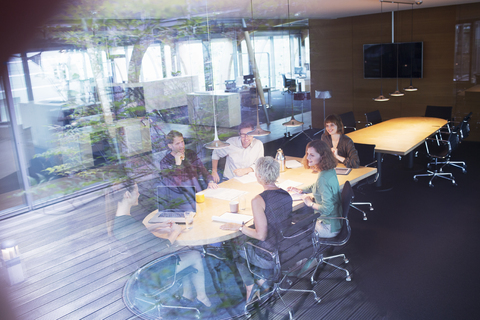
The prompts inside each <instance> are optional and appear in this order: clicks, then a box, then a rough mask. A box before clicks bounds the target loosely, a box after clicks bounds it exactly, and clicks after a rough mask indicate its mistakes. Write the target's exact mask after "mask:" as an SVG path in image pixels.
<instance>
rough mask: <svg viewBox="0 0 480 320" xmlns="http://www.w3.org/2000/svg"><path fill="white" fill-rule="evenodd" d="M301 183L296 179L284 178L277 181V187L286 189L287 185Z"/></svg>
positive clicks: (293, 185) (294, 185)
mask: <svg viewBox="0 0 480 320" xmlns="http://www.w3.org/2000/svg"><path fill="white" fill-rule="evenodd" d="M302 184H303V183H301V182H298V181H292V180H285V181H283V182H282V183H277V187H279V188H281V189H284V190H287V188H288V187H298V186H300V185H302Z"/></svg>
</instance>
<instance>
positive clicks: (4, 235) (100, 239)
mask: <svg viewBox="0 0 480 320" xmlns="http://www.w3.org/2000/svg"><path fill="white" fill-rule="evenodd" d="M7 239H15V240H16V241H17V243H18V245H19V248H20V251H21V253H22V256H21V258H22V263H23V266H24V268H25V270H26V275H27V278H26V281H24V282H23V283H21V284H17V285H15V286H12V287H10V288H9V293H10V299H11V302H12V304H13V306H14V309H15V311H16V313H17V315H18V318H19V319H25V320H28V319H80V318H85V319H108V318H111V319H128V318H130V317H134V315H133V314H132V313H131V312H130V311H129V310H128V309H127V308H126V307H125V305H124V303H123V300H122V290H123V286H124V284H125V282H126V280H127V279H128V277H129V275H130V274H131V273H132V272H133V271H134V270H136V268H137V267H138V266H141V265H143V264H145V263H147V262H149V261H151V260H153V259H154V258H156V257H154V256H152V254H151V252H150V251H148V250H138V251H137V252H135V253H134V254H133V255H132V256H129V257H128V258H115V257H116V256H115V255H114V256H113V258H112V254H111V250H112V245H111V242H110V240H109V237H108V236H107V232H106V227H105V215H104V203H103V198H102V197H101V193H97V194H91V195H87V196H84V197H82V198H79V199H75V201H74V202H71V203H69V205H67V206H65V205H64V204H58V205H57V206H56V208H49V209H48V210H38V211H34V212H29V213H26V214H23V215H20V216H17V217H14V218H10V219H7V220H3V221H1V222H0V241H4V240H7ZM346 249H348V245H347V248H346ZM113 250H115V249H114V248H113ZM348 267H349V268H350V270H352V271H353V272H355V270H354V268H355V265H354V264H352V265H351V266H348ZM320 278H321V280H320V281H319V282H318V283H317V284H316V285H315V287H314V290H315V291H316V292H317V294H318V295H319V297H321V298H322V301H321V302H320V303H318V304H317V303H315V301H314V300H313V297H312V296H311V295H302V294H298V293H291V292H289V293H286V294H285V295H284V300H285V301H286V303H287V305H289V306H290V307H292V308H293V310H294V312H295V315H296V318H297V319H312V316H313V318H316V319H319V318H325V319H339V318H343V319H347V318H358V317H357V315H362V317H368V318H375V317H376V316H377V314H378V312H377V311H376V309H375V308H374V307H373V306H371V305H370V304H369V302H368V300H367V299H366V298H365V297H364V296H363V295H362V294H361V293H360V292H358V291H357V290H356V285H355V280H353V281H352V282H346V281H345V280H344V274H343V273H342V272H340V271H338V270H332V268H331V267H329V266H327V267H325V268H324V270H323V271H322V273H321V276H320ZM353 278H354V276H353ZM354 279H355V278H354ZM294 287H295V288H307V287H309V283H308V281H304V280H301V281H297V282H296V283H295V284H294ZM286 312H287V311H286V310H285V306H284V305H283V303H281V301H279V300H278V299H274V300H272V302H269V303H267V304H266V306H265V307H264V308H262V309H261V310H254V311H253V312H252V318H253V319H260V318H264V317H265V313H267V314H268V315H267V318H268V319H282V318H283V317H284V316H285V315H286Z"/></svg>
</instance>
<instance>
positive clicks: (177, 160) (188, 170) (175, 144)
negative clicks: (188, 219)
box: [160, 130, 217, 192]
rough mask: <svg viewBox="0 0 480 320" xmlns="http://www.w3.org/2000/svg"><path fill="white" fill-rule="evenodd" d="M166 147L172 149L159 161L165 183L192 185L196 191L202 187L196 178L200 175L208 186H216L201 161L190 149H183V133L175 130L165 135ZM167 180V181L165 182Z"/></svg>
mask: <svg viewBox="0 0 480 320" xmlns="http://www.w3.org/2000/svg"><path fill="white" fill-rule="evenodd" d="M166 140H167V144H168V148H169V149H170V150H172V151H171V152H170V153H168V154H167V155H166V156H165V157H164V158H163V159H162V160H161V161H160V169H161V170H162V176H163V178H164V179H165V180H166V181H164V184H165V185H172V186H183V187H186V186H192V187H195V189H196V190H197V192H199V191H201V190H202V189H203V188H202V186H201V185H200V182H199V180H198V178H199V177H200V176H202V177H203V179H205V181H207V183H208V188H213V189H216V188H217V184H216V183H215V182H214V181H213V178H212V176H211V175H210V174H209V173H208V171H207V169H205V166H204V165H203V163H202V161H200V159H199V158H198V157H197V154H196V153H195V152H193V151H192V150H188V149H185V142H184V141H183V135H182V134H181V133H180V132H178V131H175V130H172V131H170V132H169V133H168V134H167V136H166ZM165 182H167V183H165Z"/></svg>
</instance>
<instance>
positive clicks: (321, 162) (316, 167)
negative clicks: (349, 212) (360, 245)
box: [288, 140, 342, 238]
mask: <svg viewBox="0 0 480 320" xmlns="http://www.w3.org/2000/svg"><path fill="white" fill-rule="evenodd" d="M302 162H303V164H304V166H305V168H311V169H313V171H314V172H319V173H318V178H317V181H316V182H315V183H314V184H312V185H310V186H308V187H306V188H303V189H298V188H294V187H290V188H289V189H288V190H289V191H295V192H298V193H310V192H311V193H313V198H312V197H310V196H308V195H305V196H304V197H303V201H304V202H305V205H306V206H308V207H310V208H312V209H313V210H314V211H315V212H319V213H320V218H319V219H318V221H317V225H316V227H315V230H316V231H317V233H318V235H319V236H320V237H321V238H333V237H335V236H336V235H337V234H338V233H339V232H340V228H341V222H340V221H339V220H338V219H322V217H340V216H341V215H342V198H341V193H340V185H339V183H338V178H337V173H336V172H335V167H336V166H337V160H336V159H335V157H334V156H333V153H332V151H331V150H330V148H329V147H328V146H327V144H326V143H325V142H323V141H321V140H313V141H310V142H309V143H308V144H307V147H306V150H305V156H304V157H303V161H302ZM314 200H315V201H314Z"/></svg>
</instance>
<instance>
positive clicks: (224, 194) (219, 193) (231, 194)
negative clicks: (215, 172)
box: [202, 188, 248, 201]
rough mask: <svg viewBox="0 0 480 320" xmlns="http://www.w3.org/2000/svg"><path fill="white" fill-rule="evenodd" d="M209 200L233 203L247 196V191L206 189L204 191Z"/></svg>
mask: <svg viewBox="0 0 480 320" xmlns="http://www.w3.org/2000/svg"><path fill="white" fill-rule="evenodd" d="M202 192H203V193H204V194H205V197H207V198H215V199H220V200H227V201H232V200H234V199H236V198H238V197H239V196H241V195H244V194H247V193H248V192H246V191H241V190H235V189H227V188H218V189H206V190H203V191H202Z"/></svg>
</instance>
